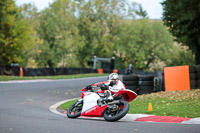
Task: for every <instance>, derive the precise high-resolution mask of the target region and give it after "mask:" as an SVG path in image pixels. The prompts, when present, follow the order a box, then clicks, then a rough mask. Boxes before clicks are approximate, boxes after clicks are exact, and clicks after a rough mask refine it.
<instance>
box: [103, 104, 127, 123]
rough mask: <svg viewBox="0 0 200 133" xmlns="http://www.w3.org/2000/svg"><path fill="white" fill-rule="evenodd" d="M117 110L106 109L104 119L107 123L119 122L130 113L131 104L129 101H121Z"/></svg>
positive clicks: (117, 105)
mask: <svg viewBox="0 0 200 133" xmlns="http://www.w3.org/2000/svg"><path fill="white" fill-rule="evenodd" d="M115 106H116V108H106V109H105V111H104V113H103V117H104V119H105V120H106V121H117V120H119V119H121V118H122V117H124V116H125V115H126V114H127V113H128V111H129V104H128V102H127V101H124V100H120V102H119V104H116V105H115Z"/></svg>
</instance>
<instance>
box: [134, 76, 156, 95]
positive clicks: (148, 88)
mask: <svg viewBox="0 0 200 133" xmlns="http://www.w3.org/2000/svg"><path fill="white" fill-rule="evenodd" d="M138 79H139V81H138V85H139V95H143V94H149V93H152V92H153V90H154V82H153V80H154V76H138Z"/></svg>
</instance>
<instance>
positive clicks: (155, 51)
mask: <svg viewBox="0 0 200 133" xmlns="http://www.w3.org/2000/svg"><path fill="white" fill-rule="evenodd" d="M115 44H117V47H118V48H117V49H118V51H116V57H117V59H118V60H121V63H120V64H117V65H118V67H121V68H125V67H127V66H128V64H132V65H133V67H134V69H136V70H148V69H150V66H151V65H152V64H158V62H161V61H163V62H166V57H169V55H171V54H173V52H172V50H170V49H172V48H173V37H172V36H171V35H170V34H169V32H168V30H167V28H166V27H165V26H163V24H162V22H161V21H159V22H154V21H150V20H148V19H140V20H132V21H124V22H123V25H121V29H120V33H119V34H118V38H117V39H116V42H115ZM122 64H123V65H122Z"/></svg>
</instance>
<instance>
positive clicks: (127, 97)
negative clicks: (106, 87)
mask: <svg viewBox="0 0 200 133" xmlns="http://www.w3.org/2000/svg"><path fill="white" fill-rule="evenodd" d="M96 86H98V84H96ZM112 93H114V92H112ZM136 97H137V94H136V93H135V92H133V91H131V90H128V89H125V90H119V91H118V92H117V93H115V94H113V100H111V101H104V100H103V99H104V94H103V91H102V90H100V89H99V90H97V91H94V89H91V90H86V89H85V88H83V89H82V92H81V98H82V99H79V100H78V101H77V102H75V103H74V104H73V105H71V107H70V108H69V109H68V110H67V116H68V118H77V117H79V116H90V117H91V116H92V117H104V119H105V120H106V121H117V120H119V119H121V118H122V117H124V116H125V115H126V114H127V113H128V111H129V103H128V102H131V101H132V100H134V99H135V98H136Z"/></svg>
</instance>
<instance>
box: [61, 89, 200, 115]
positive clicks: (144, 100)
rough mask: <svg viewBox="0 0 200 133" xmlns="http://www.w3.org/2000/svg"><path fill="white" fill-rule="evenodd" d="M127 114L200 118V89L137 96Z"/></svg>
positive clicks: (68, 103) (66, 107)
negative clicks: (149, 108) (151, 107)
mask: <svg viewBox="0 0 200 133" xmlns="http://www.w3.org/2000/svg"><path fill="white" fill-rule="evenodd" d="M75 101H76V100H74V101H70V102H67V103H64V104H62V105H61V106H59V107H58V108H59V109H63V110H67V109H68V108H69V107H70V106H71V105H72V104H73V103H74V102H75ZM149 103H152V106H153V111H148V104H149ZM128 113H129V114H152V115H162V116H175V117H187V118H195V117H200V89H196V90H191V91H174V92H158V93H151V94H147V95H139V96H138V97H137V98H136V100H134V101H132V102H131V103H130V110H129V112H128Z"/></svg>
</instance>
